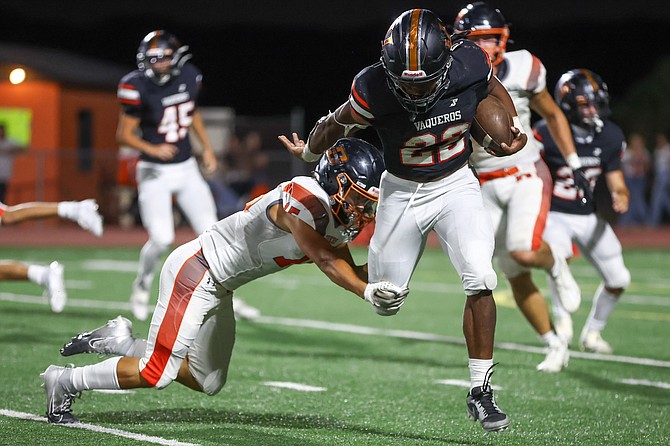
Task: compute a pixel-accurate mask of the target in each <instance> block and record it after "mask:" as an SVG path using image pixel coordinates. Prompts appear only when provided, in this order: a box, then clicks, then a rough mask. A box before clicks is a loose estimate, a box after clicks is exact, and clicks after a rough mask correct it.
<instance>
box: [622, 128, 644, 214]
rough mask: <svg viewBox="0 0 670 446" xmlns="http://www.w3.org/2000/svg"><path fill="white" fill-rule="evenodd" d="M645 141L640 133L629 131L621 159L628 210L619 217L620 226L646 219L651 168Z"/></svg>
mask: <svg viewBox="0 0 670 446" xmlns="http://www.w3.org/2000/svg"><path fill="white" fill-rule="evenodd" d="M645 143H646V141H645V138H644V136H642V135H641V134H640V133H631V135H630V137H629V138H628V147H627V148H626V151H625V152H624V154H623V158H622V160H621V163H622V169H623V175H624V178H625V180H626V186H628V191H629V192H630V207H629V208H628V212H626V213H625V214H623V215H622V216H621V218H620V219H619V224H620V225H622V226H629V225H635V224H640V223H645V222H646V220H647V200H646V197H645V193H646V190H647V175H648V174H649V169H650V168H651V159H650V157H649V152H648V151H647V147H646V144H645Z"/></svg>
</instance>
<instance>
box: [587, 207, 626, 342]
mask: <svg viewBox="0 0 670 446" xmlns="http://www.w3.org/2000/svg"><path fill="white" fill-rule="evenodd" d="M590 217H592V228H591V229H592V230H591V231H588V232H584V233H582V234H581V235H579V236H578V237H577V240H576V243H577V245H578V246H579V247H580V250H581V252H582V254H583V255H584V257H585V258H586V259H587V260H588V261H589V262H590V263H591V264H592V265H593V266H594V267H595V268H596V270H597V271H598V273H599V274H600V277H602V280H603V282H602V283H601V284H600V286H599V287H598V289H597V290H596V293H595V295H594V297H593V303H592V305H591V311H590V313H589V316H588V318H587V319H586V322H585V323H584V328H583V330H582V332H581V336H580V338H579V346H580V348H581V349H582V350H588V351H593V352H597V353H612V347H611V346H610V344H609V343H608V342H607V341H605V340H604V339H603V338H602V336H601V332H602V331H603V330H604V328H605V325H606V324H607V320H608V319H609V317H610V314H611V313H612V311H613V310H614V308H615V307H616V305H617V304H618V303H619V299H620V297H621V295H622V293H623V291H624V290H625V289H626V288H627V287H628V286H629V285H630V272H629V271H628V269H627V268H626V266H625V264H624V260H623V250H622V248H621V243H620V242H619V240H618V239H617V237H616V235H615V234H614V231H613V230H612V228H611V227H610V225H609V224H608V223H607V222H605V221H604V220H602V219H600V218H596V216H595V215H592V216H590Z"/></svg>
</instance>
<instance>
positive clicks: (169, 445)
mask: <svg viewBox="0 0 670 446" xmlns="http://www.w3.org/2000/svg"><path fill="white" fill-rule="evenodd" d="M0 415H2V416H5V417H10V418H18V419H21V420H29V421H41V422H46V421H47V419H46V417H39V416H37V415H33V414H30V413H25V412H16V411H14V410H7V409H0ZM58 426H63V427H70V428H76V429H84V430H87V431H93V432H100V433H103V434H110V435H116V436H117V437H124V438H130V439H131V440H136V441H144V442H146V443H153V444H162V445H165V446H200V445H199V444H198V443H186V442H183V441H177V440H170V439H168V438H161V437H154V436H152V435H144V434H136V433H134V432H128V431H122V430H120V429H112V428H109V427H103V426H97V425H95V424H88V423H73V424H59V425H58Z"/></svg>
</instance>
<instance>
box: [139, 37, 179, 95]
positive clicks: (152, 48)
mask: <svg viewBox="0 0 670 446" xmlns="http://www.w3.org/2000/svg"><path fill="white" fill-rule="evenodd" d="M191 57H192V56H191V54H190V53H189V52H188V45H182V44H181V43H180V42H179V40H178V39H177V37H176V36H175V35H174V34H172V33H169V32H167V31H165V30H162V29H159V30H156V31H151V32H150V33H149V34H147V35H146V36H145V37H144V39H142V42H140V46H139V47H138V48H137V68H139V70H140V71H141V72H143V73H144V74H145V76H147V77H148V78H149V79H151V80H152V81H153V82H155V83H156V84H158V85H165V84H166V83H168V82H169V81H170V79H172V77H173V76H178V75H179V73H181V68H182V67H183V66H184V64H185V63H186V61H187V60H189V59H190V58H191ZM165 60H169V61H170V63H169V65H168V66H167V67H166V68H165V69H159V68H157V66H156V64H157V63H161V62H162V61H165Z"/></svg>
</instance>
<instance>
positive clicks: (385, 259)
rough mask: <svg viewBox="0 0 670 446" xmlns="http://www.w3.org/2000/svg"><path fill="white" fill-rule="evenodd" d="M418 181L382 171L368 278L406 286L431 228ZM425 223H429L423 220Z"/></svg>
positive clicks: (371, 281)
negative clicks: (418, 204) (420, 204)
mask: <svg viewBox="0 0 670 446" xmlns="http://www.w3.org/2000/svg"><path fill="white" fill-rule="evenodd" d="M421 187H422V186H421V185H420V183H416V182H414V181H407V180H403V179H401V178H398V177H396V176H394V175H392V174H389V173H388V172H384V174H382V179H381V184H380V198H379V205H378V207H377V217H376V221H375V230H374V233H373V235H372V238H371V239H370V246H369V249H368V280H369V282H370V283H374V282H380V281H383V280H386V281H389V282H391V283H393V284H395V285H397V286H399V287H401V288H408V287H409V281H410V278H411V277H412V274H413V273H414V269H415V268H416V264H417V262H418V260H419V257H420V256H421V254H422V252H423V248H424V246H425V241H426V234H427V233H428V232H429V230H430V226H428V224H429V221H430V212H431V211H433V209H428V206H416V204H415V203H416V201H417V199H419V200H420V201H422V200H424V199H425V196H424V195H423V194H424V191H423V190H422V189H421ZM426 222H428V223H426Z"/></svg>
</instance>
